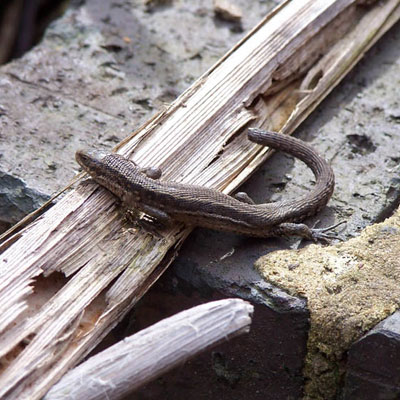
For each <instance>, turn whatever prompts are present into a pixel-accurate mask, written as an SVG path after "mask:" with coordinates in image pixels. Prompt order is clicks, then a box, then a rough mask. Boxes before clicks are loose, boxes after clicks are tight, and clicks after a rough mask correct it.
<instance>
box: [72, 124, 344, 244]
mask: <svg viewBox="0 0 400 400" xmlns="http://www.w3.org/2000/svg"><path fill="white" fill-rule="evenodd" d="M248 139H249V140H250V141H252V142H254V143H258V144H260V145H263V146H269V147H271V148H273V149H276V150H282V151H284V152H286V153H288V154H290V155H292V156H294V157H296V158H298V159H300V160H301V161H303V162H304V163H305V164H306V165H307V166H308V167H309V168H310V169H311V170H312V172H313V173H314V175H315V179H316V183H315V186H314V188H313V189H312V190H311V191H310V192H309V193H308V194H306V195H304V196H302V197H299V198H297V199H295V200H291V201H285V200H284V201H278V202H272V203H263V204H255V203H254V202H253V201H252V200H251V199H250V198H249V197H248V196H247V194H245V193H238V194H237V195H236V196H234V197H233V196H230V195H227V194H224V193H222V192H220V191H217V190H215V189H210V188H207V187H203V186H197V185H189V184H183V183H177V182H170V181H163V180H160V179H159V178H160V176H161V173H160V171H159V170H158V169H154V168H140V167H139V166H137V165H136V164H135V163H134V162H133V161H131V160H129V159H127V158H125V157H123V156H122V155H119V154H116V153H111V154H107V155H105V156H104V157H101V156H99V155H98V154H97V153H93V152H87V151H83V150H78V151H77V152H76V155H75V158H76V160H77V162H78V163H79V164H80V165H81V166H82V168H83V169H84V171H86V172H87V173H89V175H90V176H91V177H92V178H93V179H94V180H95V181H96V182H97V183H99V184H100V185H102V186H104V187H105V188H107V189H108V190H109V191H111V192H112V193H114V195H116V196H117V197H118V198H119V199H120V200H121V201H122V203H123V204H124V205H125V206H126V207H128V208H132V209H137V210H139V211H141V212H143V213H145V214H146V215H148V216H150V218H152V219H155V220H157V221H159V222H161V224H165V223H169V222H170V221H171V220H175V221H180V222H183V223H184V224H186V225H190V226H200V227H204V228H210V229H214V230H220V231H229V232H234V233H237V234H243V235H248V236H255V237H271V236H291V235H295V236H300V237H302V238H306V239H309V240H313V241H328V239H329V238H331V236H330V235H329V234H326V233H325V232H327V231H329V230H331V229H333V228H335V227H336V226H338V225H339V224H336V225H334V226H331V227H328V228H323V229H315V228H310V227H308V226H307V225H305V224H303V223H300V222H301V221H302V220H303V219H305V218H307V217H309V216H311V215H314V214H316V213H317V212H318V211H319V210H321V209H322V208H323V207H324V206H325V205H326V204H327V202H328V201H329V199H330V197H331V195H332V193H333V189H334V186H335V178H334V173H333V170H332V168H331V166H330V165H329V164H328V163H327V162H326V161H325V160H324V158H322V157H321V156H320V155H319V154H318V153H317V152H316V151H315V150H314V149H313V148H312V147H311V146H309V145H308V144H306V143H305V142H303V141H302V140H300V139H297V138H294V137H291V136H288V135H285V134H282V133H277V132H271V131H264V130H260V129H257V128H249V129H248Z"/></svg>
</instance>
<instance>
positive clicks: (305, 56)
mask: <svg viewBox="0 0 400 400" xmlns="http://www.w3.org/2000/svg"><path fill="white" fill-rule="evenodd" d="M362 3H364V2H360V1H356V0H305V1H295V0H294V1H287V2H285V3H284V4H283V5H281V6H280V7H278V9H276V10H275V11H274V12H272V13H271V14H270V15H268V16H267V17H266V18H265V19H264V20H263V21H261V23H260V24H259V25H258V26H257V27H255V28H254V29H253V31H251V32H250V33H249V34H248V35H247V36H246V37H245V38H244V39H243V40H242V41H241V42H240V43H239V44H238V45H237V46H235V47H234V48H233V49H232V50H231V51H230V52H229V53H228V54H227V55H226V56H225V57H223V58H222V59H221V60H220V61H219V62H218V63H217V64H216V65H215V66H214V67H212V68H211V69H210V70H209V71H207V72H206V73H205V74H204V75H203V76H202V77H200V78H199V79H198V80H197V81H196V82H195V83H194V84H193V85H192V86H191V87H190V88H189V89H188V90H187V91H186V92H185V93H183V94H182V95H181V96H180V97H179V98H178V99H177V100H176V101H175V102H174V103H173V104H172V105H171V106H170V107H169V108H168V109H167V110H166V111H164V112H163V113H161V114H160V115H159V116H158V117H157V118H155V119H154V120H151V121H149V123H148V124H146V125H145V126H144V127H143V128H142V129H140V130H139V131H138V132H136V133H135V134H134V135H132V136H131V137H130V138H128V139H127V140H125V141H124V143H122V144H121V145H120V146H119V147H118V151H119V152H120V153H122V154H124V155H125V156H128V157H131V158H132V159H134V161H135V162H137V163H138V164H140V165H142V166H149V165H152V166H159V167H161V169H162V170H163V175H164V177H165V178H167V179H172V180H176V181H180V182H188V183H195V184H200V185H204V186H208V187H214V188H217V189H219V190H223V191H224V192H226V193H230V192H232V190H233V189H234V188H236V187H237V186H238V185H239V184H240V183H241V182H243V181H244V180H245V179H246V178H247V177H248V176H249V174H251V172H252V171H253V170H254V169H255V168H256V167H257V166H258V165H260V163H262V162H263V161H264V160H265V158H266V155H267V150H266V149H264V148H260V147H259V146H257V145H254V144H252V143H250V142H248V141H247V138H246V134H245V128H246V127H247V126H248V125H249V124H252V125H254V126H258V127H261V128H267V129H274V130H282V131H284V132H286V133H291V132H292V131H293V130H294V129H295V128H296V127H297V126H298V125H299V123H300V122H301V121H302V120H303V119H304V118H305V117H306V116H307V115H308V114H309V113H311V112H312V110H313V109H314V108H315V107H316V105H317V104H318V103H319V102H321V100H322V99H323V98H324V97H325V96H326V95H327V94H328V93H329V92H330V91H331V90H332V88H333V87H334V86H335V85H336V84H337V83H338V82H339V81H340V79H342V78H343V77H344V76H345V74H346V73H347V72H348V71H349V70H350V69H351V67H352V66H353V65H354V64H355V62H357V61H358V60H359V59H360V58H361V57H362V55H363V54H364V53H365V51H366V50H367V49H368V48H369V47H370V46H371V45H372V44H373V43H374V42H375V41H376V40H377V39H378V38H379V37H380V36H381V35H382V34H383V33H384V32H385V31H386V30H387V29H389V27H390V26H391V25H393V24H394V23H395V22H396V21H397V20H398V19H399V17H400V0H387V1H383V2H376V3H374V4H373V5H372V6H369V7H366V6H364V5H363V4H362ZM189 232H190V228H187V227H186V228H185V227H182V226H181V225H175V226H173V227H171V228H170V229H168V230H165V231H163V232H162V237H161V238H158V237H155V236H153V235H152V234H151V233H149V232H146V231H145V230H143V229H140V228H137V227H136V228H135V227H133V226H132V224H131V223H129V222H128V221H126V220H125V219H124V217H123V215H122V214H121V213H120V211H119V208H118V207H117V206H116V204H115V198H114V197H113V196H112V195H111V194H110V193H108V192H107V191H106V190H104V189H102V188H99V187H98V186H97V185H96V184H93V183H87V182H85V183H82V184H80V185H79V186H78V187H77V189H76V190H74V191H72V192H70V193H69V194H67V195H66V196H65V197H64V198H63V199H62V200H60V201H59V202H58V203H57V204H56V205H55V206H54V207H53V208H51V209H50V210H49V211H47V212H46V213H45V214H44V215H43V216H42V217H40V218H39V219H38V220H36V221H35V222H34V223H32V224H31V225H29V226H28V227H27V228H26V229H24V230H23V231H22V232H21V233H19V234H18V235H17V236H16V237H14V238H12V239H10V243H13V244H12V245H11V246H10V247H9V248H8V249H7V250H6V251H5V252H4V253H3V254H2V258H1V259H0V262H1V264H0V274H1V279H0V305H1V306H0V307H1V309H0V310H1V312H0V332H1V336H0V354H1V355H2V356H5V355H7V357H8V360H9V365H8V367H7V368H6V369H5V370H4V371H3V373H2V374H1V375H0V397H1V398H4V399H14V398H24V397H26V396H28V394H29V398H30V399H38V398H40V397H41V396H43V395H44V394H45V393H46V391H47V390H48V389H49V388H50V386H51V385H52V384H53V383H54V382H55V381H57V380H58V379H59V378H60V377H61V376H62V375H63V373H64V372H65V371H66V370H67V369H69V368H70V367H71V366H73V365H74V364H75V363H76V362H78V361H79V360H80V359H82V357H83V356H84V355H85V354H87V353H88V351H90V350H91V349H92V348H93V347H94V346H95V345H96V344H97V343H99V341H100V340H101V339H102V337H104V335H105V334H106V333H107V332H109V330H110V329H111V328H112V327H113V326H115V324H116V323H117V322H118V321H119V320H120V319H121V318H122V317H123V315H124V314H125V313H126V312H127V311H128V310H129V309H130V308H131V307H132V306H133V305H134V304H135V302H136V301H137V300H138V299H139V298H140V297H141V296H142V295H143V294H144V293H145V292H146V290H147V289H148V288H149V286H151V284H152V283H153V282H154V281H155V280H156V279H157V278H158V277H159V275H160V274H162V272H163V271H164V269H165V268H166V267H167V266H168V265H169V263H170V262H171V260H172V259H173V258H174V255H175V253H176V250H177V249H178V248H179V246H180V244H181V243H182V241H183V240H184V239H185V237H186V236H187V235H188V233H189ZM17 239H18V240H17ZM55 271H58V272H61V273H62V274H64V276H65V277H66V279H65V282H61V283H60V278H57V279H56V278H55V277H56V275H55V274H53V275H51V274H52V273H53V272H55ZM50 275H51V276H50ZM57 276H59V275H57ZM67 278H68V279H67ZM44 280H45V281H46V283H47V285H41V282H42V281H44ZM49 282H52V283H49ZM56 284H57V285H58V287H59V290H56V291H55V292H54V293H49V292H48V289H47V287H49V286H50V287H51V285H56ZM33 288H34V289H35V290H34V291H33ZM38 304H40V307H38ZM27 316H29V318H27ZM27 341H28V342H29V343H28V344H27V345H26V346H23V347H22V346H21V348H19V347H18V346H19V345H20V344H21V343H23V342H27ZM11 350H12V351H13V356H12V357H11V356H10V352H11Z"/></svg>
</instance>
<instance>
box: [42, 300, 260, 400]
mask: <svg viewBox="0 0 400 400" xmlns="http://www.w3.org/2000/svg"><path fill="white" fill-rule="evenodd" d="M252 313H253V306H252V305H250V304H249V303H248V302H246V301H243V300H240V299H226V300H219V301H213V302H211V303H206V304H202V305H200V306H197V307H193V308H191V309H189V310H186V311H182V312H180V313H178V314H176V315H174V316H172V317H169V318H166V319H164V320H162V321H160V322H158V323H156V324H154V325H152V326H150V327H149V328H147V329H144V330H143V331H140V332H138V333H136V334H135V335H133V336H130V337H127V338H125V339H124V340H123V341H120V342H118V343H117V344H115V345H113V346H111V347H109V348H108V349H106V350H104V351H102V352H101V353H99V354H96V355H95V356H93V357H91V358H89V360H87V361H85V362H84V363H82V364H80V365H79V366H78V367H76V368H74V369H73V370H71V371H70V372H68V374H66V375H65V376H64V377H63V378H62V379H61V380H60V382H58V383H57V384H56V385H54V386H53V387H52V388H51V390H50V392H48V393H47V395H46V396H45V397H44V399H43V400H56V399H62V398H64V399H65V398H67V397H68V398H73V399H74V400H99V399H105V400H109V399H112V400H117V399H121V398H124V397H125V396H127V395H128V394H129V393H131V392H132V391H133V390H135V389H137V388H139V387H141V386H143V385H144V384H146V383H148V382H149V381H150V380H153V379H155V378H157V377H158V376H160V375H161V374H162V373H165V372H167V371H169V370H170V369H172V368H173V367H176V366H177V365H179V364H182V363H183V362H185V361H187V360H189V359H190V358H192V357H194V356H195V355H196V354H198V353H200V352H201V351H203V350H205V349H208V348H210V347H211V346H215V345H216V344H218V343H221V342H222V341H226V340H228V339H231V338H233V337H235V336H238V335H241V334H243V333H247V332H248V331H249V328H250V323H251V315H252ZM82 377H85V379H82Z"/></svg>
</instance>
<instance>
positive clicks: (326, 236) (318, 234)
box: [310, 221, 347, 243]
mask: <svg viewBox="0 0 400 400" xmlns="http://www.w3.org/2000/svg"><path fill="white" fill-rule="evenodd" d="M318 222H319V221H317V222H316V224H318ZM346 223H347V221H340V222H338V223H337V224H335V225H331V226H328V227H326V228H311V229H310V230H311V239H312V240H313V241H314V242H318V241H320V242H325V243H330V241H331V240H333V239H338V240H340V241H343V240H344V239H343V238H341V237H340V236H338V235H337V234H336V233H334V232H331V233H327V232H329V231H332V230H333V229H335V228H337V227H338V226H340V225H343V224H346ZM314 226H315V225H314Z"/></svg>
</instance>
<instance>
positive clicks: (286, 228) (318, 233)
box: [268, 221, 345, 243]
mask: <svg viewBox="0 0 400 400" xmlns="http://www.w3.org/2000/svg"><path fill="white" fill-rule="evenodd" d="M343 223H345V221H342V222H339V223H338V224H335V225H332V226H329V227H327V228H321V229H316V228H310V227H309V226H307V225H306V224H296V223H292V222H283V223H281V224H279V225H276V226H274V227H272V228H271V229H269V230H268V232H269V234H270V236H300V237H302V238H304V239H308V240H312V241H313V242H324V243H329V242H330V241H331V240H332V239H338V236H337V235H335V234H334V233H327V232H328V231H331V230H332V229H334V228H336V227H337V226H339V225H342V224H343Z"/></svg>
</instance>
